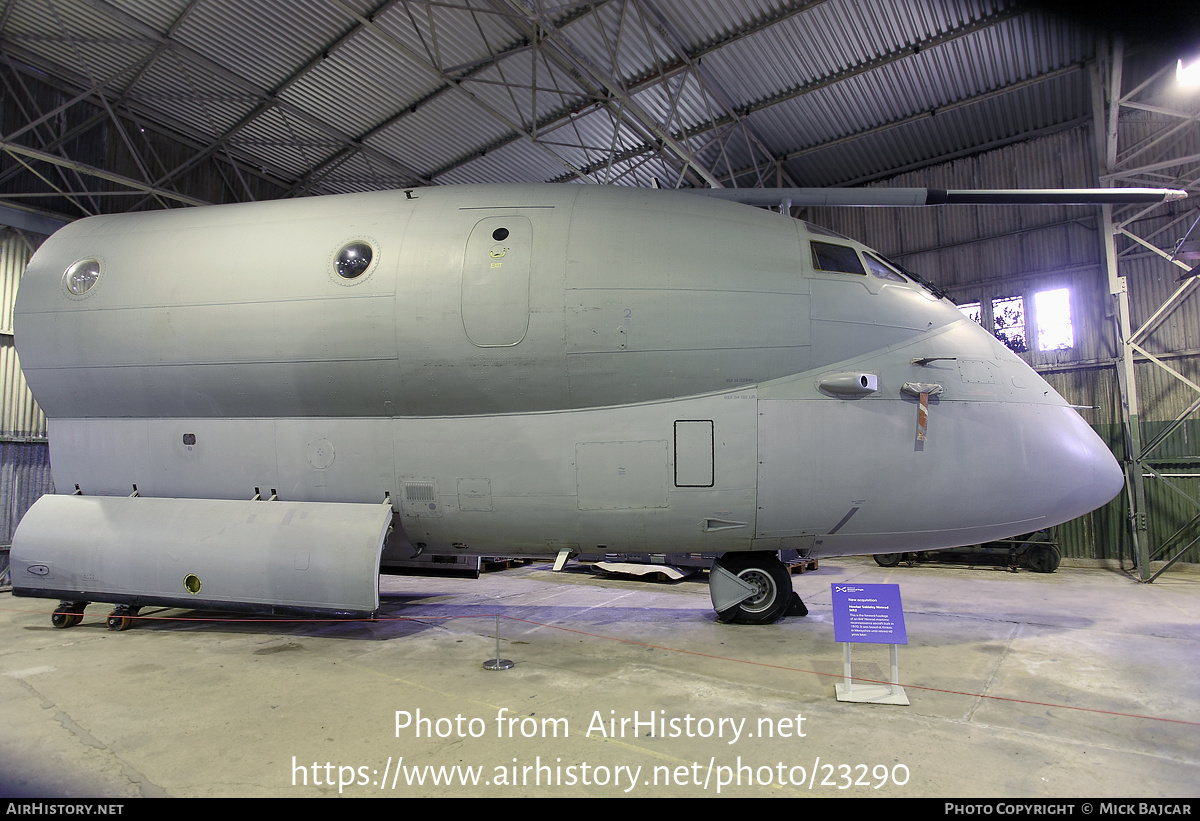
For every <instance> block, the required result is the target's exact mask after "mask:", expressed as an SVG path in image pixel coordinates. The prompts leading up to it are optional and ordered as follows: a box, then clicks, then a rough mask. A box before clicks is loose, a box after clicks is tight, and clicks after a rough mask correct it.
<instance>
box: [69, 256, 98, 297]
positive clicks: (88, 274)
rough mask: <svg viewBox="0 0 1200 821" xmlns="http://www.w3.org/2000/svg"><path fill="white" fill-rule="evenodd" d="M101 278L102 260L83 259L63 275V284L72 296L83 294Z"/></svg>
mask: <svg viewBox="0 0 1200 821" xmlns="http://www.w3.org/2000/svg"><path fill="white" fill-rule="evenodd" d="M98 279H100V260H97V259H81V260H80V261H79V262H76V263H75V264H74V265H72V266H71V267H70V268H68V269H67V271H66V273H65V274H64V275H63V286H64V287H65V288H66V289H67V292H68V293H70V294H71V295H72V296H83V295H84V294H86V293H87V292H88V291H90V290H92V286H93V285H95V284H96V280H98Z"/></svg>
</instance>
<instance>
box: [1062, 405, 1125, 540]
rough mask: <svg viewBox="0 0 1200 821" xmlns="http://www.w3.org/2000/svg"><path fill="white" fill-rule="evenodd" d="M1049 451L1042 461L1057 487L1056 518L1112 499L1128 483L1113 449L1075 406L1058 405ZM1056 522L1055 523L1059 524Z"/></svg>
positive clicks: (1078, 512)
mask: <svg viewBox="0 0 1200 821" xmlns="http://www.w3.org/2000/svg"><path fill="white" fill-rule="evenodd" d="M1053 415H1054V416H1056V417H1057V418H1055V419H1053V421H1052V423H1051V424H1050V425H1048V426H1047V429H1048V432H1049V434H1050V437H1049V441H1047V445H1048V446H1049V447H1048V449H1047V450H1048V452H1047V453H1046V455H1045V458H1044V459H1043V460H1042V462H1043V467H1044V469H1045V470H1046V471H1047V475H1048V477H1049V478H1050V482H1049V483H1048V484H1051V485H1053V486H1054V487H1055V488H1057V489H1058V494H1060V495H1058V499H1057V507H1058V508H1059V511H1060V512H1059V514H1058V515H1057V516H1056V518H1060V521H1067V520H1069V519H1073V518H1075V517H1077V516H1082V515H1084V514H1085V513H1089V512H1091V511H1093V510H1095V509H1096V508H1098V507H1100V506H1101V505H1104V504H1106V503H1108V502H1109V501H1111V500H1112V499H1113V498H1114V497H1116V495H1117V494H1118V493H1120V492H1121V489H1122V488H1123V487H1124V486H1125V473H1124V471H1123V470H1122V469H1121V466H1120V464H1119V463H1118V462H1117V460H1116V458H1115V457H1114V456H1113V454H1112V451H1110V450H1109V449H1108V446H1107V445H1106V444H1105V443H1104V441H1103V440H1102V439H1101V438H1100V437H1099V436H1097V435H1096V432H1095V431H1093V430H1092V429H1091V427H1090V426H1089V425H1088V424H1087V423H1086V422H1085V421H1084V420H1083V418H1082V417H1080V415H1079V414H1078V413H1076V412H1075V411H1074V410H1073V409H1071V408H1067V407H1063V408H1055V409H1054V414H1053ZM1057 523H1058V522H1056V523H1055V524H1057Z"/></svg>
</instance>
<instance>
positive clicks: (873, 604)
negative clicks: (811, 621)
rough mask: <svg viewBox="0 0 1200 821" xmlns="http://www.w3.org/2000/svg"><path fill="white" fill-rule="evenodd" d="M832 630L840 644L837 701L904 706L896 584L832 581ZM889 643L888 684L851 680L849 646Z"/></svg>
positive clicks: (901, 632) (900, 613)
mask: <svg viewBox="0 0 1200 821" xmlns="http://www.w3.org/2000/svg"><path fill="white" fill-rule="evenodd" d="M831 587H832V589H833V633H834V638H835V639H836V640H837V641H840V642H841V643H842V676H843V678H844V681H843V683H841V684H838V685H835V687H834V690H835V691H836V693H837V700H838V701H854V702H860V703H865V704H900V705H904V706H906V707H907V706H908V704H909V701H908V695H907V694H906V693H905V692H904V688H903V687H901V686H900V645H901V644H908V632H907V631H906V630H905V628H904V606H903V605H902V604H901V602H900V585H897V584H834V585H831ZM854 643H860V644H861V643H865V644H887V645H889V646H890V648H891V650H890V657H891V667H892V676H891V684H881V683H878V682H872V683H865V682H860V683H859V684H857V685H856V684H855V683H854V677H853V675H852V674H851V672H850V645H851V644H854Z"/></svg>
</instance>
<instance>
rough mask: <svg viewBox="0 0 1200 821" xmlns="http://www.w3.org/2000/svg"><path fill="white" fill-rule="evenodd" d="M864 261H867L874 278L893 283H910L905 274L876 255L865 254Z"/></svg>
mask: <svg viewBox="0 0 1200 821" xmlns="http://www.w3.org/2000/svg"><path fill="white" fill-rule="evenodd" d="M863 259H865V260H866V261H867V268H868V270H870V272H871V274H872V275H873V276H876V277H879V278H880V279H890V280H891V281H892V282H908V280H907V279H905V278H904V275H903V274H901V273H900V272H899V271H897V270H896V269H895V268H893V267H892V266H890V265H888V264H887V263H886V262H884V261H883V260H882V259H880V258H879V257H877V256H875V255H874V254H869V253H866V252H863Z"/></svg>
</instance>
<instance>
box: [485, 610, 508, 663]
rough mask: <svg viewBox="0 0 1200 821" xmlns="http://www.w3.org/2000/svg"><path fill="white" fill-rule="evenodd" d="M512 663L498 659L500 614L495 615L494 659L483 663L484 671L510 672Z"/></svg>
mask: <svg viewBox="0 0 1200 821" xmlns="http://www.w3.org/2000/svg"><path fill="white" fill-rule="evenodd" d="M512 666H513V663H512V661H511V660H510V659H502V658H500V614H499V613H497V614H496V657H495V658H494V659H488V660H487V661H485V662H484V663H483V669H484V670H511V669H512Z"/></svg>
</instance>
